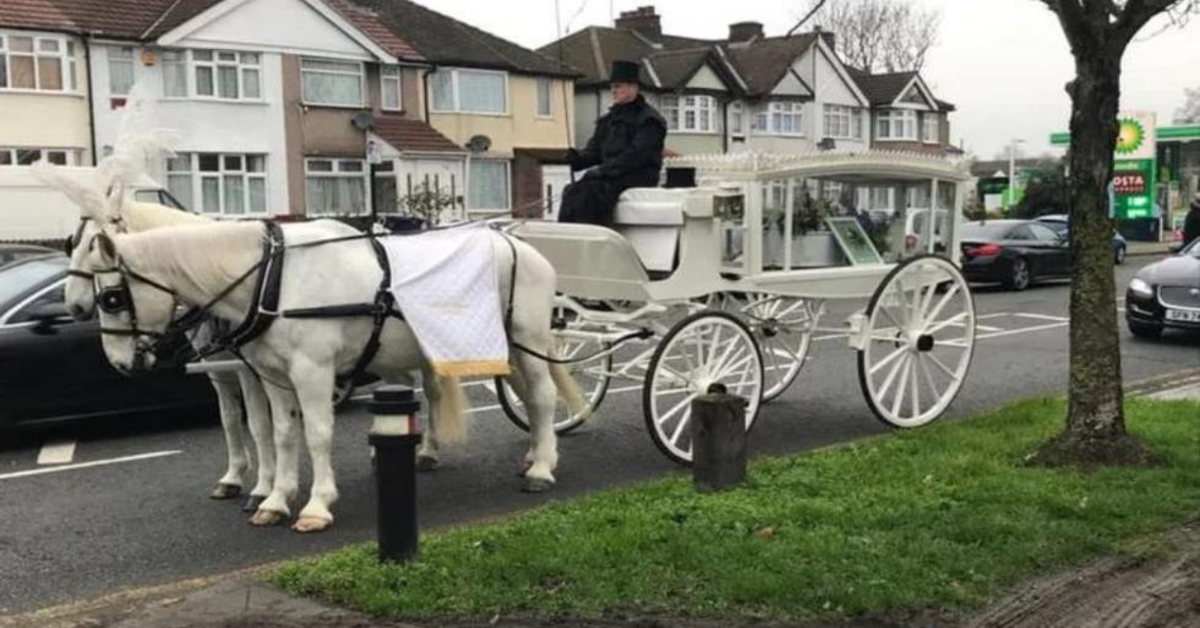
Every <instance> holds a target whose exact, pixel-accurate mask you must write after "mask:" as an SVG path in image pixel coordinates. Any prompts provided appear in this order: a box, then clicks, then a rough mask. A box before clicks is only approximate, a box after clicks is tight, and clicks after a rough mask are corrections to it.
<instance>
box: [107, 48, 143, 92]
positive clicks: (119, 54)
mask: <svg viewBox="0 0 1200 628" xmlns="http://www.w3.org/2000/svg"><path fill="white" fill-rule="evenodd" d="M136 52H137V51H136V50H135V49H134V48H133V46H113V47H111V48H109V49H108V51H107V53H108V93H109V95H111V96H128V95H129V92H130V91H132V90H133V86H134V85H136V84H137V62H136V56H137V55H136ZM114 65H122V66H128V67H129V77H130V79H131V80H130V83H129V88H128V89H126V90H125V91H123V92H121V91H117V90H116V89H115V88H114V87H113V66H114Z"/></svg>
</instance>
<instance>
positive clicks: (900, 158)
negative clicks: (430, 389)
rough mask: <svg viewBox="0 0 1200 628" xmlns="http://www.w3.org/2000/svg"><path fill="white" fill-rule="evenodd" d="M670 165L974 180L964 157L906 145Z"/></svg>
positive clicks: (849, 178) (712, 173) (718, 173)
mask: <svg viewBox="0 0 1200 628" xmlns="http://www.w3.org/2000/svg"><path fill="white" fill-rule="evenodd" d="M666 165H667V166H668V167H691V168H695V169H696V177H697V179H698V180H701V181H711V180H713V179H718V180H719V179H727V180H756V181H769V180H777V179H789V178H809V177H813V178H825V179H830V180H834V181H839V182H843V183H868V182H871V183H877V182H886V181H919V180H930V179H938V180H941V181H949V182H956V183H961V182H965V181H968V180H970V178H971V173H970V170H969V166H968V164H967V162H966V161H965V160H961V159H949V158H945V157H940V156H936V155H928V154H923V153H917V152H907V151H885V150H870V151H859V152H848V151H812V152H808V153H797V154H775V153H761V152H755V151H751V152H744V153H732V154H726V155H689V156H683V157H672V158H670V159H668V160H667V161H666Z"/></svg>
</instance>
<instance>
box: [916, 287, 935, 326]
mask: <svg viewBox="0 0 1200 628" xmlns="http://www.w3.org/2000/svg"><path fill="white" fill-rule="evenodd" d="M936 293H937V283H933V284H930V285H929V286H928V287H926V288H925V297H924V298H923V299H921V305H920V307H919V309H918V310H917V320H918V321H920V322H921V324H924V323H925V322H926V321H928V320H929V319H928V318H926V315H928V314H929V306H930V305H932V304H933V295H934V294H936Z"/></svg>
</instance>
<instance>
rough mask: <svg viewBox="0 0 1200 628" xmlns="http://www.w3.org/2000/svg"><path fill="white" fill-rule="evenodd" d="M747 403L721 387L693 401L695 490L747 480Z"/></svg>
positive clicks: (716, 488) (706, 490)
mask: <svg viewBox="0 0 1200 628" xmlns="http://www.w3.org/2000/svg"><path fill="white" fill-rule="evenodd" d="M718 386H719V385H718ZM746 403H747V402H746V400H745V399H743V398H741V397H738V396H736V395H729V394H726V393H725V390H724V386H719V387H714V388H710V389H709V391H708V394H707V395H702V396H700V397H697V398H696V399H695V400H694V401H692V426H691V427H692V481H693V483H694V484H695V486H696V490H697V491H699V492H701V493H712V492H716V491H726V490H729V489H733V488H737V487H738V486H739V485H740V484H741V483H742V481H743V480H745V479H746Z"/></svg>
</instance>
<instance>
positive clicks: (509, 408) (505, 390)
mask: <svg viewBox="0 0 1200 628" xmlns="http://www.w3.org/2000/svg"><path fill="white" fill-rule="evenodd" d="M607 348H608V345H607V344H601V343H595V342H588V341H584V340H575V339H570V340H559V344H558V351H557V352H556V353H557V357H558V358H559V359H564V360H571V359H575V358H585V357H587V356H589V355H592V354H595V353H597V352H599V351H602V350H604V349H607ZM567 370H568V371H570V373H571V376H572V377H574V378H575V383H577V384H579V388H580V389H581V390H582V391H583V398H584V399H585V400H587V402H588V405H589V407H590V408H591V411H592V412H595V411H596V409H597V408H599V407H600V403H601V402H602V401H604V395H605V394H607V393H608V384H609V381H610V378H609V373H612V370H613V358H612V354H611V353H610V354H608V355H605V356H601V357H597V358H594V359H591V360H587V361H586V362H572V363H571V364H568V365H567ZM494 385H495V387H496V397H497V399H499V400H500V408H501V409H503V410H504V415H505V416H507V417H508V419H509V420H510V421H512V422H513V424H515V425H516V426H517V427H519V428H521V429H523V430H525V431H526V432H528V431H529V415H528V414H526V413H525V402H523V401H521V398H520V397H519V396H517V393H516V391H514V390H513V388H512V386H510V385H509V383H508V380H507V379H506V378H503V377H497V378H496V380H495V383H494ZM586 422H587V419H586V418H583V417H580V416H579V415H578V414H577V413H572V412H569V411H568V410H567V408H566V405H565V404H564V403H563V402H562V400H561V399H560V400H559V402H558V404H557V405H556V406H555V408H554V431H555V432H556V433H558V434H566V433H568V432H570V431H572V430H574V429H576V428H578V427H579V426H580V425H583V424H584V423H586Z"/></svg>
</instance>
